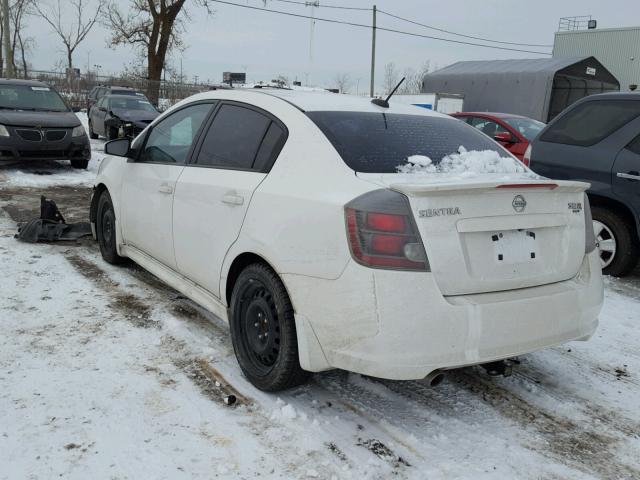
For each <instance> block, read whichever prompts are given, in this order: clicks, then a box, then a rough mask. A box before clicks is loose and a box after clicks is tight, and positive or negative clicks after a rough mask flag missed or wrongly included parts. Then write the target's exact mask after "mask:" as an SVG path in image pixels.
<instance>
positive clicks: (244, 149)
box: [195, 104, 271, 169]
mask: <svg viewBox="0 0 640 480" xmlns="http://www.w3.org/2000/svg"><path fill="white" fill-rule="evenodd" d="M270 125H271V119H270V118H269V117H267V116H266V115H263V114H262V113H260V112H257V111H255V110H252V109H249V108H245V107H241V106H238V105H233V104H224V105H222V106H221V107H220V110H219V111H218V113H217V114H216V116H215V118H214V120H213V123H212V124H211V126H210V127H209V130H208V131H207V134H206V135H205V137H204V140H203V141H202V146H201V148H200V152H199V153H198V157H197V159H196V162H195V163H196V165H202V166H213V167H221V168H232V169H234V168H237V169H250V168H252V167H253V162H254V160H255V158H256V155H257V153H258V149H259V148H260V145H261V143H262V140H263V138H264V137H265V134H266V133H267V129H268V128H269V126H270Z"/></svg>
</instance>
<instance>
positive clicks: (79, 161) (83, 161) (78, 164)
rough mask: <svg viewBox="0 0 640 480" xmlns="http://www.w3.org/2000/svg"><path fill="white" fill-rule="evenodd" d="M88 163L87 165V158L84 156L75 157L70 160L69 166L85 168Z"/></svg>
mask: <svg viewBox="0 0 640 480" xmlns="http://www.w3.org/2000/svg"><path fill="white" fill-rule="evenodd" d="M88 165H89V160H87V159H86V158H83V159H80V158H76V159H73V160H71V166H72V167H73V168H81V169H85V170H86V169H87V166H88Z"/></svg>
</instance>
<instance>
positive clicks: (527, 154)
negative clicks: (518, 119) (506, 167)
mask: <svg viewBox="0 0 640 480" xmlns="http://www.w3.org/2000/svg"><path fill="white" fill-rule="evenodd" d="M522 163H524V165H525V166H526V167H529V168H531V144H529V145H527V149H526V150H525V151H524V156H523V158H522Z"/></svg>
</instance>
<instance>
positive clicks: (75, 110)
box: [71, 107, 81, 112]
mask: <svg viewBox="0 0 640 480" xmlns="http://www.w3.org/2000/svg"><path fill="white" fill-rule="evenodd" d="M80 110H81V108H80V107H71V111H72V112H79V111H80Z"/></svg>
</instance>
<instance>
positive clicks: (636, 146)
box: [625, 135, 640, 155]
mask: <svg viewBox="0 0 640 480" xmlns="http://www.w3.org/2000/svg"><path fill="white" fill-rule="evenodd" d="M625 148H626V149H627V150H629V151H631V152H633V153H635V154H637V155H640V135H638V136H637V137H636V138H634V139H633V140H631V142H629V145H627V146H626V147H625Z"/></svg>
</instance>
